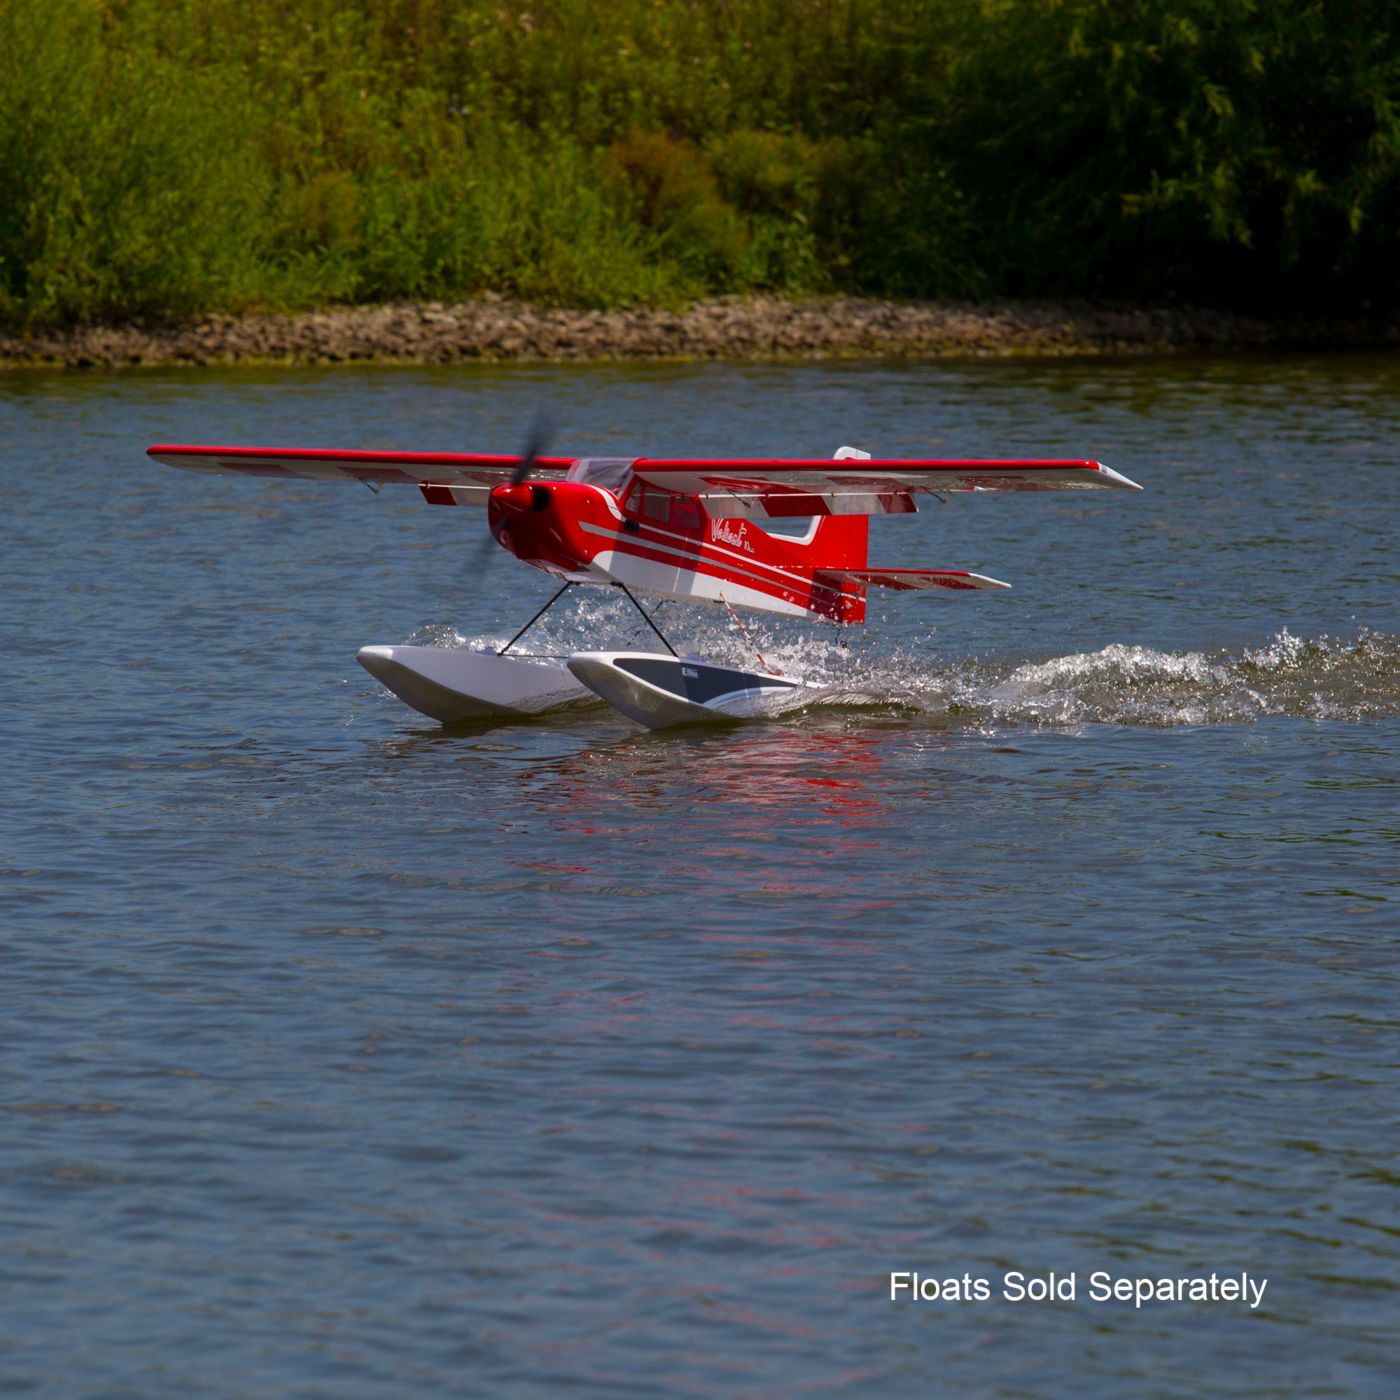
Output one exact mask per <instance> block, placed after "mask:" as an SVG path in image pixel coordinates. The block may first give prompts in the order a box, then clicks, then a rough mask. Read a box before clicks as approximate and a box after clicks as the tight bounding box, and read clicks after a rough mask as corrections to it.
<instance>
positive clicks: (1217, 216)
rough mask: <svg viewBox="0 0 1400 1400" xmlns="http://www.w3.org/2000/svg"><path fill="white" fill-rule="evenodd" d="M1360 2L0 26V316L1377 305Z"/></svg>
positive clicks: (1389, 149)
mask: <svg viewBox="0 0 1400 1400" xmlns="http://www.w3.org/2000/svg"><path fill="white" fill-rule="evenodd" d="M1398 114H1400V19H1398V18H1397V16H1396V14H1395V11H1394V6H1393V5H1392V4H1389V3H1383V2H1382V0H1303V3H1300V4H1297V5H1269V4H1265V3H1264V0H609V4H608V5H607V6H606V7H603V8H599V7H597V6H595V5H591V4H586V3H584V0H489V3H488V0H0V320H3V321H5V322H7V323H9V324H11V325H19V326H38V325H44V324H62V323H67V322H73V321H78V320H83V319H122V318H127V317H133V316H161V315H167V314H175V315H179V314H188V313H192V312H199V311H211V310H243V309H249V308H256V307H270V308H300V307H308V306H314V305H322V304H327V303H333V302H362V301H377V300H385V299H392V298H399V297H412V298H424V299H428V298H452V297H460V296H469V295H472V294H475V293H479V292H481V291H485V290H495V291H501V292H506V293H512V294H516V295H519V296H522V297H526V298H530V299H534V300H539V301H546V302H557V303H562V304H574V305H586V306H611V305H619V304H625V303H638V302H639V303H649V304H677V303H681V302H683V301H685V300H687V299H689V298H691V297H694V296H698V295H704V294H712V293H723V292H741V293H742V292H750V291H759V290H775V291H781V292H785V293H789V294H795V295H802V294H809V293H818V292H827V291H837V290H851V291H859V292H864V293H870V294H877V295H896V296H948V295H974V296H976V295H986V294H994V293H1014V294H1022V295H1025V294H1043V293H1054V294H1087V295H1095V296H1112V297H1154V298H1155V297H1164V296H1165V297H1173V296H1174V297H1182V298H1194V299H1203V300H1208V301H1233V302H1236V303H1243V304H1247V305H1252V306H1258V307H1287V308H1294V307H1314V306H1319V305H1346V306H1351V305H1354V304H1356V303H1357V302H1358V301H1360V300H1363V299H1365V300H1369V301H1370V302H1372V303H1375V304H1382V305H1392V304H1394V303H1395V302H1396V301H1397V299H1400V297H1398V296H1397V294H1398V293H1400V115H1398Z"/></svg>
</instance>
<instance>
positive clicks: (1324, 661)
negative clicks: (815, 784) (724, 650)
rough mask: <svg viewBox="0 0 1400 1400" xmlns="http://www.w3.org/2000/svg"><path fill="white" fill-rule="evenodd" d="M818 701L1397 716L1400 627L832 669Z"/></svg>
mask: <svg viewBox="0 0 1400 1400" xmlns="http://www.w3.org/2000/svg"><path fill="white" fill-rule="evenodd" d="M807 703H808V704H811V703H818V704H827V705H830V704H869V703H885V704H891V703H893V704H898V705H902V706H907V707H909V708H911V709H913V710H916V711H919V712H920V713H922V714H924V715H929V716H936V717H941V718H943V719H944V720H946V721H948V722H950V723H955V724H967V725H999V726H1000V725H1077V724H1124V725H1150V726H1156V727H1161V728H1170V727H1176V726H1183V725H1202V724H1244V723H1251V722H1254V721H1257V720H1261V719H1265V718H1267V717H1269V716H1274V715H1286V716H1293V717H1295V718H1300V719H1311V720H1341V721H1351V722H1355V721H1361V720H1371V719H1382V718H1388V717H1393V716H1396V715H1400V637H1395V636H1390V635H1386V634H1383V633H1376V632H1363V633H1361V634H1360V635H1358V636H1357V637H1355V638H1352V639H1351V640H1337V639H1334V638H1330V637H1318V638H1314V639H1304V638H1301V637H1295V636H1293V635H1292V634H1291V633H1289V632H1287V631H1283V632H1280V633H1279V634H1278V635H1277V636H1276V637H1275V638H1274V639H1273V640H1272V641H1271V642H1269V643H1268V644H1267V645H1266V646H1263V647H1258V648H1245V649H1244V650H1242V651H1238V652H1228V651H1222V652H1217V653H1206V652H1199V651H1187V652H1168V651H1157V650H1154V649H1153V648H1151V647H1144V646H1132V645H1125V644H1123V643H1113V644H1112V645H1110V646H1106V647H1104V648H1103V649H1102V650H1100V651H1094V652H1077V653H1074V654H1072V655H1068V656H1056V657H1050V658H1047V659H1045V660H1020V661H1017V660H1011V659H1002V660H997V661H988V660H984V659H981V658H971V659H968V660H963V661H955V662H949V663H946V664H937V665H935V666H934V667H933V668H931V669H930V668H929V667H928V666H927V665H923V666H919V665H917V664H911V663H910V662H909V660H908V659H902V660H901V661H900V662H898V663H897V664H895V665H894V666H893V667H891V668H890V670H889V671H888V672H887V673H881V672H880V671H879V670H876V671H875V672H873V673H872V674H870V675H868V676H866V677H863V678H862V680H861V682H860V684H859V685H858V686H854V687H853V686H851V684H850V683H849V681H841V680H838V679H833V680H832V682H831V683H830V684H829V685H828V686H826V687H824V688H823V690H822V691H821V692H820V694H819V695H818V696H817V697H814V698H811V699H809V700H808V702H807Z"/></svg>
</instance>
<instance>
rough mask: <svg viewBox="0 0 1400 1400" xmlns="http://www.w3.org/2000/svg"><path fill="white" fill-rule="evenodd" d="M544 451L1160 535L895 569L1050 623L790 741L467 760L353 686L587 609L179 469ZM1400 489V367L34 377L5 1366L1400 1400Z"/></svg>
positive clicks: (609, 613) (940, 657) (518, 736)
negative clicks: (819, 465)
mask: <svg viewBox="0 0 1400 1400" xmlns="http://www.w3.org/2000/svg"><path fill="white" fill-rule="evenodd" d="M541 407H545V408H548V409H549V410H551V411H552V413H553V416H554V418H555V419H556V421H557V422H558V423H559V425H560V431H559V436H558V439H557V441H556V449H557V450H559V451H565V452H574V451H577V452H592V453H599V454H611V453H651V454H654V455H666V454H673V453H675V454H679V453H686V454H699V455H705V454H710V455H721V454H725V453H731V452H734V451H740V450H741V451H744V452H747V453H753V454H769V453H771V454H774V455H779V454H789V453H800V454H811V455H825V454H827V453H829V452H831V451H832V450H834V449H835V448H836V447H838V446H840V445H841V444H842V443H852V444H854V445H856V446H860V447H864V448H866V449H868V450H872V451H875V452H877V453H878V454H880V455H889V456H898V455H929V454H934V453H937V454H943V455H950V456H962V455H967V456H973V455H993V454H996V455H1001V454H1005V455H1012V454H1018V453H1032V452H1033V453H1043V454H1046V455H1065V456H1089V457H1098V458H1100V459H1101V460H1103V461H1106V462H1108V463H1110V464H1111V465H1113V466H1115V467H1117V468H1119V469H1120V470H1122V471H1124V472H1126V473H1127V474H1128V475H1129V476H1131V477H1133V478H1134V479H1135V480H1137V481H1139V482H1141V483H1142V485H1143V486H1144V487H1145V488H1146V489H1145V491H1144V492H1143V494H1141V495H1130V494H1129V493H1126V492H1113V493H1107V492H1105V493H1094V494H1089V495H1080V494H1071V495H1066V496H1058V497H1050V496H1042V497H1035V496H1021V497H1010V496H1004V497H993V496H988V497H978V498H969V497H961V498H954V499H953V500H951V501H950V502H949V504H948V505H947V506H946V507H938V506H937V505H934V506H933V508H932V510H931V511H929V510H925V511H924V512H923V513H922V514H920V515H919V516H918V517H915V518H909V517H905V518H892V519H885V520H878V521H876V522H875V523H874V526H873V530H872V534H873V540H874V542H873V545H872V552H871V557H872V561H873V562H875V563H877V564H887V565H899V564H905V565H929V566H934V567H950V568H970V569H974V570H978V571H981V572H985V573H990V574H992V575H994V576H996V577H998V578H1003V579H1006V580H1008V581H1010V582H1011V583H1012V584H1013V585H1014V588H1013V591H1012V592H1010V593H1005V594H996V595H987V594H978V595H973V596H958V595H951V596H947V597H943V596H936V595H922V596H896V595H886V596H885V597H880V598H877V599H876V600H875V605H874V607H873V609H872V621H871V625H870V626H869V627H867V628H866V629H864V631H863V632H861V633H859V634H857V635H855V636H852V637H848V638H837V636H836V634H834V633H833V632H830V631H814V630H811V629H805V628H802V627H799V626H796V625H792V624H788V623H779V624H775V623H772V622H768V621H764V620H761V619H760V620H758V621H757V622H756V624H754V625H753V627H752V630H753V632H754V640H755V642H757V643H758V645H759V646H761V647H762V649H763V651H764V654H765V655H767V656H768V658H769V660H770V661H776V662H778V663H780V664H782V665H783V666H784V667H785V668H787V669H791V670H797V671H799V672H800V673H802V674H804V675H808V676H810V677H813V678H815V679H817V680H820V681H821V682H822V683H823V689H822V691H821V692H820V693H819V695H818V696H817V697H816V698H815V700H814V701H813V702H812V703H809V704H806V705H805V706H804V707H803V708H801V709H799V710H795V711H792V712H789V713H785V714H781V715H777V716H775V717H774V718H773V719H772V720H771V721H768V722H764V723H757V724H752V725H748V726H745V727H741V728H737V729H731V730H716V731H706V730H695V731H691V732H687V733H674V734H649V733H644V732H642V731H640V730H638V729H637V728H635V727H634V726H632V725H631V724H629V723H628V722H627V721H626V720H624V719H622V718H620V717H618V716H616V715H614V714H613V713H612V712H610V711H608V710H605V709H603V708H601V707H595V708H591V709H586V710H584V711H582V712H581V713H578V714H574V715H571V716H569V717H567V718H564V719H554V720H547V721H536V722H532V723H527V724H516V725H506V726H497V727H490V726H476V727H471V726H468V727H465V728H460V727H459V728H446V729H444V728H439V727H438V726H436V725H435V724H433V723H432V722H431V721H429V720H426V719H424V718H422V717H420V716H418V715H415V714H414V713H413V712H411V711H409V710H407V709H405V708H403V707H402V706H401V705H399V704H398V703H397V702H396V701H395V700H393V699H392V698H391V697H390V696H389V695H387V693H385V692H383V691H382V690H380V689H379V688H378V687H377V686H376V685H375V684H374V683H373V682H372V681H371V680H370V678H369V677H368V676H367V675H366V674H365V673H364V672H363V671H361V670H360V669H359V667H358V666H357V665H356V664H355V661H354V653H355V650H356V648H357V647H359V646H360V645H362V644H365V643H374V642H379V643H382V642H396V641H402V640H405V639H407V638H410V637H412V638H414V639H416V640H420V641H421V640H435V641H440V642H449V643H450V642H453V641H457V642H461V643H468V642H470V643H476V642H479V641H481V640H495V641H501V640H503V639H504V638H505V637H507V636H509V635H510V633H511V632H512V631H514V630H515V628H516V627H517V626H518V625H519V624H520V623H521V622H523V621H524V619H525V618H526V617H528V616H529V614H530V612H532V611H533V610H534V609H535V608H536V607H537V606H538V605H539V604H540V603H541V602H543V600H544V599H545V598H546V597H547V596H548V594H549V591H550V585H549V583H548V581H547V580H546V579H545V578H544V577H543V576H542V575H537V574H534V573H532V572H530V571H527V570H525V569H524V568H522V567H521V566H519V565H517V564H515V563H514V562H513V561H511V560H509V559H508V558H507V557H506V556H505V555H504V554H501V553H499V552H494V551H493V552H489V553H488V554H486V555H485V556H484V558H485V562H484V563H477V564H476V565H474V563H473V561H474V559H475V558H476V556H477V541H478V539H479V537H480V532H481V531H482V530H483V529H484V525H483V521H482V517H481V516H480V515H479V514H478V513H476V512H473V511H468V510H444V509H440V508H434V507H429V506H426V505H425V504H424V503H423V502H422V500H421V498H420V497H419V496H418V494H417V493H416V492H414V491H411V490H399V491H396V490H395V489H394V488H389V489H386V490H385V491H383V492H382V493H381V494H380V495H379V496H378V497H375V496H373V495H371V493H370V492H368V491H366V490H363V489H362V488H360V487H357V486H353V485H349V484H347V485H345V486H343V487H337V486H329V485H325V486H322V485H314V484H305V485H287V484H279V483H275V482H260V481H239V480H232V479H222V478H205V477H199V476H194V475H191V474H186V473H180V472H175V471H171V470H169V469H166V468H161V467H157V466H155V465H153V464H151V463H149V462H147V460H146V459H145V458H144V456H143V455H142V453H143V449H144V447H145V446H146V445H147V444H148V443H151V442H156V441H195V442H198V441H205V442H262V443H274V444H288V445H289V444H307V445H331V446H345V447H378V446H392V447H406V448H423V449H442V450H451V449H479V450H497V451H510V450H512V449H513V448H514V447H515V446H516V444H517V443H518V442H519V441H520V440H521V439H522V437H523V436H524V432H525V429H526V427H527V425H528V423H529V421H530V419H531V417H532V416H533V415H534V414H535V412H536V411H537V410H539V409H540V408H541ZM1398 444H1400V363H1397V362H1396V361H1394V360H1384V359H1348V358H1334V359H1328V360H1316V361H1312V360H1284V361H1275V360H1262V359H1259V360H1240V361H1235V362H1230V361H1202V360H1171V361H1163V362H1155V363H1154V362H1134V363H1130V364H1115V363H1112V362H1103V361H1093V360H1086V361H1077V362H1071V361H1061V362H1054V363H1036V362H1028V363H1010V364H1006V363H986V364H980V363H977V364H949V365H938V366H927V367H908V366H898V367H890V366H880V365H842V366H836V367H772V368H749V369H742V368H729V367H697V368H685V367H681V368H674V367H673V368H628V369H567V370H564V369H541V368H535V369H513V370H501V369H471V368H465V369H452V370H440V371H438V370H413V369H393V370H341V371H332V370H326V371H319V370H315V371H313V370H307V371H290V370H268V371H236V372H235V371H229V372H218V373H214V372H209V373H206V372H188V373H143V374H129V375H114V376H103V375H98V374H86V375H69V376H59V375H53V376H50V375H43V374H33V373H30V374H12V375H8V376H0V484H2V485H3V489H4V504H3V520H2V521H0V588H2V589H3V591H2V592H0V597H3V609H4V612H3V630H2V631H0V635H2V636H3V641H4V657H3V662H0V736H2V737H3V745H4V748H3V753H4V778H5V783H4V790H5V794H6V801H5V802H4V805H3V809H2V814H0V836H2V837H3V840H2V841H0V929H3V934H4V939H3V944H0V958H3V964H2V965H3V973H4V975H3V980H0V1007H2V1008H3V1013H4V1014H3V1026H4V1046H5V1049H4V1056H3V1061H0V1064H2V1065H3V1071H4V1078H3V1084H2V1086H0V1095H2V1096H0V1223H2V1226H3V1228H0V1384H3V1385H5V1386H6V1387H8V1388H13V1389H17V1390H25V1389H27V1390H30V1391H32V1392H34V1393H39V1394H54V1395H59V1394H62V1395H87V1394H93V1395H95V1394H102V1395H132V1396H138V1395H139V1396H148V1395H190V1394H196V1393H199V1394H220V1395H223V1394H227V1395H327V1396H330V1395H334V1396H360V1395H363V1396H369V1395H385V1394H396V1395H398V1394H402V1395H423V1396H436V1395H441V1394H443V1393H462V1394H486V1393H497V1394H521V1395H526V1394H541V1393H545V1392H557V1393H563V1394H590V1393H591V1394H599V1395H609V1396H611V1395H620V1394H629V1393H647V1394H650V1393H656V1392H659V1391H665V1392H671V1393H677V1394H693V1395H697V1396H709V1395H720V1394H724V1395H755V1396H757V1395H770V1394H835V1395H848V1394H849V1395H877V1394H878V1395H885V1394H908V1393H943V1394H959V1395H964V1394H965V1395H990V1396H1030V1395H1059V1394H1066V1395H1068V1394H1074V1395H1089V1396H1098V1395H1102V1396H1116V1395H1125V1394H1154V1395H1163V1396H1207V1395H1210V1396H1218V1395H1229V1396H1273V1395H1278V1394H1283V1393H1289V1394H1297V1395H1317V1396H1322V1395H1327V1396H1334V1395H1364V1396H1373V1395H1374V1396H1388V1395H1391V1394H1393V1393H1394V1387H1395V1378H1396V1376H1397V1374H1400V1342H1397V1334H1396V1328H1395V1322H1396V1318H1397V1308H1400V1267H1398V1265H1400V1241H1398V1239H1397V1204H1398V1203H1400V1190H1397V1188H1400V1168H1397V1164H1396V1148H1397V1144H1398V1143H1400V1123H1397V1109H1396V1105H1397V1103H1400V1074H1397V1046H1396V1028H1397V1012H1396V993H1397V970H1398V969H1400V958H1398V957H1397V952H1398V951H1400V919H1397V910H1396V889H1397V866H1400V862H1398V861H1397V845H1400V840H1398V839H1397V832H1398V831H1400V804H1398V803H1397V776H1400V764H1398V763H1397V746H1400V601H1398V600H1400V586H1397V565H1396V545H1397V538H1396V536H1397V530H1396V526H1397V520H1398V519H1400V468H1397V466H1396V458H1397V445H1398ZM661 620H662V621H663V622H667V624H668V626H669V628H670V630H671V631H672V632H674V634H675V636H676V639H677V640H678V641H684V642H686V643H688V644H690V645H693V646H696V647H698V648H701V649H703V650H705V651H707V652H709V653H710V654H712V655H714V656H715V657H717V658H734V659H739V660H742V659H744V658H746V657H747V656H749V655H751V653H750V652H749V651H748V649H747V643H746V642H745V641H744V639H743V638H742V637H741V636H739V635H738V634H737V633H735V632H734V631H733V630H732V628H730V627H729V626H728V625H727V623H726V619H725V618H724V617H723V615H722V614H715V613H711V612H703V611H688V610H686V609H683V608H669V609H667V610H663V612H662V614H661ZM609 640H617V641H635V642H640V641H641V640H642V637H641V635H640V634H638V633H637V632H636V626H635V619H634V618H630V617H629V616H628V615H627V613H626V611H625V610H624V609H623V608H621V607H620V606H619V605H618V604H617V603H616V602H615V601H613V600H611V599H609V598H607V597H605V596H602V595H590V597H588V598H587V599H585V600H584V601H583V602H582V603H581V604H580V605H577V606H571V607H569V608H568V609H565V608H563V607H562V606H561V608H560V610H558V611H557V612H556V613H553V614H551V615H550V618H549V619H548V621H547V624H546V625H545V626H544V627H543V628H542V629H541V630H540V631H539V632H538V633H537V634H535V636H534V638H533V641H534V645H535V646H536V648H537V649H539V650H543V651H551V650H560V651H567V650H569V649H571V648H574V647H578V646H580V645H584V644H591V645H597V644H599V643H601V642H605V641H609ZM892 1270H905V1271H918V1272H919V1273H921V1274H923V1275H925V1276H930V1277H934V1278H939V1279H943V1278H958V1279H961V1278H962V1276H963V1275H965V1274H966V1275H968V1276H969V1277H970V1278H971V1279H974V1280H975V1279H977V1278H979V1277H982V1278H986V1279H988V1280H990V1281H991V1283H992V1290H993V1296H992V1298H991V1300H989V1301H987V1302H984V1303H979V1302H972V1303H957V1302H948V1301H937V1302H909V1301H901V1302H891V1301H890V1298H889V1276H890V1273H891V1271H892ZM1008 1270H1019V1271H1024V1272H1026V1273H1027V1274H1036V1275H1046V1274H1049V1273H1050V1272H1052V1271H1053V1272H1054V1273H1055V1274H1056V1275H1057V1278H1058V1279H1059V1280H1061V1286H1063V1280H1064V1279H1065V1278H1066V1277H1067V1276H1068V1275H1069V1274H1071V1273H1074V1274H1075V1275H1076V1277H1077V1292H1076V1298H1075V1300H1074V1301H1073V1302H1069V1301H1064V1302H1058V1303H1052V1302H1043V1303H1032V1302H1022V1303H1015V1302H1010V1301H1006V1300H1004V1299H1003V1298H1002V1297H1001V1296H1000V1288H1001V1278H1002V1276H1003V1274H1004V1273H1005V1272H1006V1271H1008ZM1095 1271H1105V1272H1108V1273H1110V1274H1111V1275H1113V1276H1114V1277H1123V1278H1137V1277H1150V1278H1159V1277H1167V1278H1177V1277H1208V1276H1209V1275H1210V1274H1211V1273H1212V1272H1213V1271H1214V1272H1216V1273H1218V1274H1219V1275H1221V1276H1226V1275H1229V1276H1232V1277H1237V1276H1239V1275H1240V1274H1242V1273H1248V1274H1249V1275H1250V1276H1251V1277H1252V1278H1254V1279H1259V1278H1267V1279H1268V1281H1269V1282H1268V1286H1267V1292H1266V1294H1265V1296H1264V1298H1263V1301H1262V1302H1261V1303H1260V1305H1259V1306H1258V1307H1257V1308H1254V1309H1251V1308H1249V1307H1248V1306H1247V1305H1246V1304H1240V1303H1233V1302H1216V1303H1192V1302H1181V1303H1176V1302H1164V1301H1158V1302H1152V1303H1149V1304H1147V1305H1146V1306H1144V1307H1143V1308H1141V1309H1137V1308H1135V1307H1134V1306H1133V1304H1132V1303H1131V1302H1094V1301H1091V1300H1090V1298H1089V1276H1090V1274H1091V1273H1092V1272H1095Z"/></svg>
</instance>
